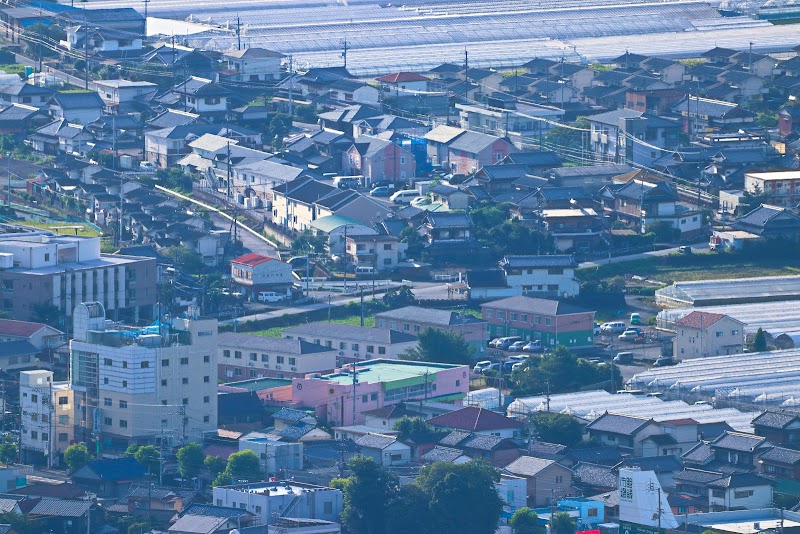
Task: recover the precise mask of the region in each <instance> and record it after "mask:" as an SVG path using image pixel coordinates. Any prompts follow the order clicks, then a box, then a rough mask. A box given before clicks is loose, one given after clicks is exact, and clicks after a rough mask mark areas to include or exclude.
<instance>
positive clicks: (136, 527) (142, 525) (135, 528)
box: [128, 521, 150, 534]
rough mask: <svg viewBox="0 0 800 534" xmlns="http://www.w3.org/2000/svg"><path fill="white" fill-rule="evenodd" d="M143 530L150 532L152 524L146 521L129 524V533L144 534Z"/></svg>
mask: <svg viewBox="0 0 800 534" xmlns="http://www.w3.org/2000/svg"><path fill="white" fill-rule="evenodd" d="M142 532H150V525H149V524H148V523H147V522H146V521H140V522H136V523H131V524H130V525H128V534H142Z"/></svg>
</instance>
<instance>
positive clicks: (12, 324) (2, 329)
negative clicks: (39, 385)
mask: <svg viewBox="0 0 800 534" xmlns="http://www.w3.org/2000/svg"><path fill="white" fill-rule="evenodd" d="M9 341H27V342H28V343H30V344H31V345H33V346H34V347H36V348H37V349H38V350H40V351H45V350H55V349H57V348H59V347H61V346H63V345H64V344H65V343H66V341H67V338H66V334H65V333H64V332H62V331H60V330H57V329H55V328H53V327H52V326H48V325H46V324H42V323H34V322H28V321H17V320H14V319H0V342H3V343H5V342H9ZM3 368H4V369H5V367H3Z"/></svg>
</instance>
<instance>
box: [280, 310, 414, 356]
mask: <svg viewBox="0 0 800 534" xmlns="http://www.w3.org/2000/svg"><path fill="white" fill-rule="evenodd" d="M283 337H285V338H287V339H299V340H300V341H306V342H308V343H313V344H315V345H322V346H323V347H327V348H332V349H334V350H336V351H337V356H338V357H337V364H338V365H342V364H343V363H346V362H358V361H362V360H370V359H373V358H383V359H391V360H394V359H397V358H398V357H399V356H400V354H402V353H404V352H405V351H406V350H408V349H412V348H415V347H416V346H417V336H414V335H412V334H408V333H406V332H399V331H397V330H390V329H388V328H370V327H367V326H354V325H342V324H333V323H327V322H323V321H319V322H313V323H305V324H302V325H298V326H292V327H290V328H286V329H285V330H284V331H283Z"/></svg>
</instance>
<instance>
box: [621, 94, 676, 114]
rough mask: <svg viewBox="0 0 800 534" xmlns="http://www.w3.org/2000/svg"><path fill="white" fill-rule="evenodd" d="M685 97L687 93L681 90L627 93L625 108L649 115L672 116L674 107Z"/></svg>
mask: <svg viewBox="0 0 800 534" xmlns="http://www.w3.org/2000/svg"><path fill="white" fill-rule="evenodd" d="M685 96H686V91H683V90H681V89H653V90H649V91H626V92H625V107H626V108H627V109H633V110H636V111H641V112H642V113H647V114H648V115H656V116H663V115H668V114H670V113H671V112H672V107H673V106H674V105H675V104H677V103H678V102H680V101H681V99H682V98H684V97H685Z"/></svg>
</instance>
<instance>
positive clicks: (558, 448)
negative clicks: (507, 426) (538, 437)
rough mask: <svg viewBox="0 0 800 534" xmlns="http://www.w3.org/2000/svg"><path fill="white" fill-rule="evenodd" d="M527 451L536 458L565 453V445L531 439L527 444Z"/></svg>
mask: <svg viewBox="0 0 800 534" xmlns="http://www.w3.org/2000/svg"><path fill="white" fill-rule="evenodd" d="M528 452H529V453H530V454H531V455H533V456H536V457H538V458H548V457H556V456H561V455H563V454H565V453H566V452H567V446H566V445H561V444H560V443H548V442H546V441H531V442H530V443H529V444H528Z"/></svg>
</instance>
